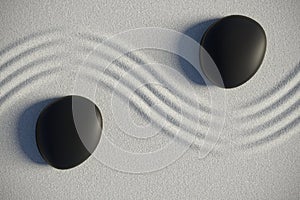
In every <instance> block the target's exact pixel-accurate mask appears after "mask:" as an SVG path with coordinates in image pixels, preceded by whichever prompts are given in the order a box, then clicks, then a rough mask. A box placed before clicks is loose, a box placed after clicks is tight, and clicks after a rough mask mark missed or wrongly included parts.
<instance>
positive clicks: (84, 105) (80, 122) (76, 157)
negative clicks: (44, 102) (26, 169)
mask: <svg viewBox="0 0 300 200" xmlns="http://www.w3.org/2000/svg"><path fill="white" fill-rule="evenodd" d="M74 116H75V118H76V119H75V118H74ZM101 131H102V117H101V113H100V110H99V109H98V108H97V106H96V105H95V104H94V103H93V102H92V101H90V100H88V99H86V98H84V97H80V96H66V97H62V98H60V99H58V100H56V101H55V102H53V103H52V104H50V105H48V106H47V107H46V108H45V109H44V110H43V111H42V112H41V113H40V116H39V118H38V120H37V124H36V141H37V146H38V149H39V151H40V153H41V155H42V157H43V158H44V159H45V161H46V162H47V163H49V164H50V165H51V166H53V167H55V168H58V169H69V168H72V167H75V166H77V165H79V164H80V163H82V162H83V161H85V160H86V159H87V158H88V157H89V156H90V155H91V153H93V151H94V150H95V148H96V147H97V145H98V143H99V140H100V136H101Z"/></svg>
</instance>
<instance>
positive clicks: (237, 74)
mask: <svg viewBox="0 0 300 200" xmlns="http://www.w3.org/2000/svg"><path fill="white" fill-rule="evenodd" d="M266 45H267V40H266V34H265V32H264V30H263V28H262V27H261V26H260V25H259V24H258V23H257V22H256V21H254V20H253V19H251V18H248V17H245V16H240V15H232V16H228V17H225V18H222V19H220V20H219V21H217V22H215V23H214V24H212V25H211V26H210V27H209V28H208V30H207V31H206V32H205V34H204V35H203V37H202V40H201V46H202V47H203V48H204V49H205V50H204V49H203V48H201V49H200V64H201V68H202V71H203V72H204V74H205V75H206V76H207V78H208V79H209V80H210V81H211V82H212V83H214V84H216V85H217V86H219V87H224V88H234V87H237V86H240V85H242V84H243V83H245V82H246V81H248V80H249V79H250V78H251V77H252V76H253V75H254V74H255V73H256V71H257V70H258V69H259V67H260V65H261V63H262V61H263V58H264V55H265V51H266ZM205 51H206V52H205ZM207 53H208V55H210V57H211V58H209V56H207ZM210 59H212V60H213V61H214V63H215V65H216V66H217V68H218V70H219V73H220V75H221V78H222V80H223V83H222V81H221V78H217V77H218V76H217V75H216V74H215V73H216V70H212V69H211V61H210Z"/></svg>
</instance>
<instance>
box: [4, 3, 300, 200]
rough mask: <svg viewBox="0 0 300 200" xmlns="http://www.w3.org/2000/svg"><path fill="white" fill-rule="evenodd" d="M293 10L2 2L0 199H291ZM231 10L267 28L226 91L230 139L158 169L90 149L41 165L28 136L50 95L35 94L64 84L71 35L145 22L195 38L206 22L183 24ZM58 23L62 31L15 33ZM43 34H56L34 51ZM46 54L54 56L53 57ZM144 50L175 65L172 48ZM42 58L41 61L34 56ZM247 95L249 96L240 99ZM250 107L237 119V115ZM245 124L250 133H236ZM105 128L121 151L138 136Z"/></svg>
mask: <svg viewBox="0 0 300 200" xmlns="http://www.w3.org/2000/svg"><path fill="white" fill-rule="evenodd" d="M299 12H300V2H299V1H297V0H294V1H271V0H270V1H265V2H260V1H243V2H238V1H221V0H214V1H182V0H181V1H176V2H174V1H160V2H158V1H138V0H135V1H122V2H116V1H90V0H87V1H78V2H75V1H51V2H50V1H49V2H47V1H14V0H11V1H2V2H1V3H0V36H1V37H0V51H1V52H0V53H1V55H0V59H1V60H0V61H1V67H0V81H1V83H0V98H1V99H0V152H1V153H0V199H289V200H297V199H300V148H299V145H300V144H299V141H300V135H299V130H300V129H299V128H300V126H299V111H300V109H299V105H300V104H299V97H300V93H299V92H300V91H299V84H300V83H299V81H300V76H299V75H300V73H299V71H300V70H299V68H300V66H299V61H300V57H299V55H300V54H299V53H300V39H299V34H300V23H299V21H300V14H299ZM231 14H243V15H247V16H250V17H253V18H254V19H255V20H257V21H258V22H259V23H260V24H261V25H262V26H263V27H264V29H265V31H266V34H267V39H268V46H267V53H266V56H265V59H264V61H263V64H262V66H261V68H260V69H259V71H258V72H257V73H256V75H255V76H254V77H253V78H252V79H251V80H250V81H248V82H247V83H246V84H244V85H242V86H241V87H238V88H235V89H232V90H226V93H227V97H228V107H229V112H228V114H227V116H228V119H227V121H226V126H225V128H224V132H223V133H222V139H224V141H227V142H225V143H224V144H223V145H222V147H220V148H219V151H218V153H212V154H210V155H209V156H207V157H206V158H205V159H198V157H197V150H196V148H191V149H190V150H188V151H187V152H186V153H185V154H184V155H183V156H182V157H181V158H180V159H178V160H177V161H176V162H175V163H173V164H172V165H170V166H168V167H167V168H165V169H162V170H160V171H156V172H152V173H146V174H139V175H136V174H128V173H123V172H119V171H116V170H113V169H111V168H109V167H107V166H105V165H103V164H101V163H100V162H99V161H97V160H96V159H95V158H94V157H91V158H89V159H88V160H87V161H86V162H84V163H83V164H81V165H80V166H78V167H76V168H73V169H71V170H67V171H60V170H55V169H53V168H51V167H50V166H47V165H45V164H42V163H40V162H41V160H40V158H39V157H38V155H37V154H36V152H35V150H34V148H33V147H30V145H32V140H33V139H34V124H35V120H36V117H37V115H38V113H39V111H40V110H41V109H42V108H43V106H44V105H46V103H47V102H43V101H44V100H47V99H51V98H55V97H59V96H63V95H66V94H70V93H71V91H72V89H73V88H72V81H73V80H74V79H73V75H74V69H75V68H72V67H73V65H72V60H68V58H66V57H67V56H64V53H69V51H68V46H69V45H68V44H74V43H76V42H78V41H77V39H75V38H77V37H75V36H74V37H73V36H70V35H71V34H69V32H72V33H91V34H93V35H96V36H97V37H102V36H103V35H110V34H113V33H118V32H121V31H125V30H128V29H132V28H140V27H149V26H151V27H163V28H169V29H174V30H177V31H180V32H187V33H188V34H190V36H192V37H195V38H196V39H197V36H198V37H199V36H200V35H201V33H200V32H203V30H204V28H203V27H201V26H200V27H198V28H197V26H196V28H195V29H191V27H195V25H196V24H198V23H201V22H205V21H207V20H210V19H216V18H220V17H223V16H226V15H231ZM57 27H62V28H63V29H64V30H67V31H62V32H59V33H52V32H51V31H50V32H51V33H49V34H48V33H46V34H44V35H43V34H42V36H34V37H33V38H30V39H29V41H25V42H24V41H22V40H18V39H19V38H22V37H24V36H26V35H29V34H31V33H35V32H40V31H42V30H47V29H49V28H50V29H52V28H57ZM187 30H190V31H187ZM199 34H200V35H199ZM61 38H63V39H61ZM149 39H153V38H151V37H150V36H149ZM56 40H58V41H57V42H53V41H56ZM137 40H138V38H137ZM43 41H44V42H47V41H48V42H49V41H52V42H53V43H51V44H49V45H45V46H40V47H39V48H36V49H34V48H33V47H34V46H36V45H38V44H40V43H41V42H43ZM64 42H66V43H67V45H65V44H64ZM80 42H82V44H83V43H84V42H88V41H84V40H82V41H81V40H80V41H79V43H80ZM96 42H97V41H96ZM62 43H63V44H62ZM12 44H13V45H12ZM85 45H88V46H89V47H90V48H92V47H94V46H95V45H96V44H95V41H90V42H89V43H88V44H86V43H85ZM44 47H45V49H44ZM32 48H33V49H32ZM30 49H31V50H30ZM22 52H23V53H22ZM24 52H25V53H24ZM62 52H63V53H62ZM52 53H54V54H57V55H60V56H61V57H62V58H63V59H52V57H49V55H50V54H52ZM148 53H149V54H151V56H152V57H153V56H154V57H155V58H156V61H161V62H164V63H165V64H166V63H167V64H169V65H174V67H175V66H176V63H173V60H174V59H173V58H172V56H170V55H167V54H158V53H157V52H156V53H155V52H150V51H149V52H148ZM143 54H147V51H145V52H143ZM43 55H45V56H48V57H47V58H49V60H50V62H46V63H43V61H41V62H39V61H38V60H39V59H40V57H42V56H43ZM80 55H81V54H80ZM34 61H36V62H34ZM170 63H171V64H170ZM87 70H88V69H87ZM195 87H198V86H197V85H196V86H195ZM203 94H204V95H205V91H204V92H203ZM263 95H265V96H266V97H265V98H263V99H262V98H260V97H261V96H263ZM41 102H42V103H41ZM249 102H254V103H252V104H251V106H250V107H248V108H245V106H244V105H247V104H249ZM97 104H98V105H99V107H100V108H101V110H103V111H104V113H106V112H108V111H105V109H106V108H105V107H106V106H105V105H106V104H109V99H107V98H106V97H103V98H102V99H100V100H99V101H98V102H97ZM264 109H265V110H264ZM256 112H257V113H259V114H257V115H256V116H255V115H251V114H252V113H256ZM248 114H249V115H250V117H249V118H248V119H247V120H244V121H242V122H241V121H240V119H242V118H240V117H239V116H244V115H248ZM236 115H237V116H238V117H235V116H236ZM103 117H104V120H109V116H103ZM104 123H105V122H104ZM246 129H250V131H249V134H250V135H248V136H243V135H244V130H246ZM104 131H105V132H106V133H107V134H111V135H112V137H115V138H114V139H115V140H116V142H118V144H119V145H124V146H123V147H124V148H130V147H132V146H133V147H135V148H136V149H137V150H139V146H138V145H137V146H135V144H131V143H130V142H129V144H127V143H126V142H128V141H127V140H126V142H122V141H123V138H122V137H123V136H122V135H117V136H115V134H114V131H116V130H114V129H113V128H110V127H107V128H106V129H104ZM245 132H246V131H245ZM116 133H117V132H116ZM154 143H155V142H154ZM220 146H221V145H220ZM150 147H151V146H150ZM150 147H149V148H150Z"/></svg>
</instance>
